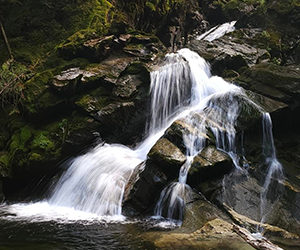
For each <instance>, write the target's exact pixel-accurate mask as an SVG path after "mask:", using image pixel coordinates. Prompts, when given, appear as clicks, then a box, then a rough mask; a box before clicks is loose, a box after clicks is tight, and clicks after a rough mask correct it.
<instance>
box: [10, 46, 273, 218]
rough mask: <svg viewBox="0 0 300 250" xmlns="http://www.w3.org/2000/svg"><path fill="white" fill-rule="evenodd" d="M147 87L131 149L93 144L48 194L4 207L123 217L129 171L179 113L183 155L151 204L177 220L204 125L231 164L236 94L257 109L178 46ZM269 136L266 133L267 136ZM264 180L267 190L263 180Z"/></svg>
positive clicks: (22, 211) (202, 141)
mask: <svg viewBox="0 0 300 250" xmlns="http://www.w3.org/2000/svg"><path fill="white" fill-rule="evenodd" d="M150 89H151V100H152V102H151V103H152V104H151V119H150V121H149V124H148V126H147V131H148V134H147V137H146V138H145V140H144V141H143V142H141V143H140V144H139V145H138V146H137V147H136V148H135V149H130V148H128V147H125V146H122V145H117V144H115V145H109V144H104V145H99V146H97V147H96V148H94V149H92V150H91V151H90V152H88V153H86V154H84V155H81V156H78V157H77V158H76V159H75V160H74V161H73V162H72V164H71V165H70V167H69V168H68V170H67V171H66V173H65V174H64V175H63V176H62V177H61V179H60V180H59V182H58V183H57V186H56V188H55V190H54V191H53V194H52V196H51V197H50V198H49V199H47V200H46V201H44V202H40V203H35V204H27V205H23V204H22V205H12V206H10V208H9V212H12V213H15V214H17V215H18V216H21V215H22V216H23V215H25V217H26V215H28V216H29V217H31V216H33V214H32V212H33V211H34V214H36V218H39V219H40V218H42V219H44V220H48V219H49V218H51V216H52V218H53V219H55V218H58V217H60V218H61V217H62V218H73V217H72V216H71V215H73V214H74V215H75V214H76V215H78V213H79V214H81V213H82V216H79V215H78V219H80V218H85V219H86V218H87V217H89V216H90V218H92V219H94V218H100V219H103V216H105V217H107V216H109V217H110V218H113V219H118V220H122V219H124V217H122V200H123V195H124V188H125V186H126V184H127V182H128V180H129V178H130V176H131V173H132V171H133V170H134V169H135V168H136V167H137V166H138V165H139V164H140V163H141V162H143V161H144V160H145V159H146V158H147V154H148V152H149V150H150V149H151V148H152V146H153V145H154V144H155V143H156V141H157V140H158V139H159V138H160V137H161V136H162V135H163V133H164V131H165V130H166V129H167V128H168V127H169V126H170V125H171V124H172V122H173V121H175V120H176V119H179V118H181V119H185V121H186V122H187V123H188V124H190V125H191V126H193V127H194V128H195V129H194V132H193V133H187V134H185V135H184V143H185V147H186V149H187V150H186V156H187V161H186V162H185V164H184V165H183V166H182V167H181V169H180V172H179V175H178V182H174V183H171V184H170V185H169V186H168V187H166V188H165V189H164V190H163V191H162V193H161V195H160V198H159V200H158V203H157V206H156V208H155V215H156V216H157V217H162V216H163V217H166V218H171V219H172V218H176V219H177V220H179V221H182V219H183V214H184V207H185V203H186V202H187V201H188V200H189V199H190V198H191V197H190V195H191V188H190V187H189V186H188V185H187V184H186V181H187V177H188V171H189V168H190V167H191V164H192V162H193V158H194V157H195V156H196V155H197V154H199V152H201V150H202V149H203V148H204V147H205V145H206V136H205V135H206V133H207V128H208V127H209V128H210V130H211V132H212V133H213V134H214V136H215V138H216V146H217V148H218V149H220V150H222V151H224V152H227V154H228V155H229V156H230V157H231V158H232V160H233V162H234V164H235V166H236V168H237V169H239V168H241V167H240V166H239V156H238V154H237V150H236V148H235V145H236V138H235V137H236V131H235V126H236V123H237V118H238V115H239V113H240V108H241V105H240V104H239V100H240V99H243V100H244V104H245V103H246V104H247V105H251V106H253V107H254V108H256V109H258V110H259V107H257V105H256V104H254V103H252V101H250V100H249V99H248V98H247V96H246V95H245V94H244V92H243V90H242V89H241V88H239V87H237V86H235V85H233V84H230V83H228V82H226V81H224V80H223V79H222V78H220V77H216V76H211V73H210V69H209V65H208V64H207V63H206V62H205V60H204V59H203V58H201V57H200V56H199V55H198V54H196V53H195V52H192V51H190V50H188V49H182V50H180V51H178V53H172V54H168V55H167V56H166V61H165V64H164V65H163V66H162V67H160V68H159V69H158V70H157V71H153V72H152V73H151V87H150ZM237 97H239V98H240V99H237ZM199 117H200V120H199ZM270 136H271V134H270V135H268V138H272V137H270ZM266 140H270V139H266ZM272 145H273V146H274V143H273V144H272ZM272 159H273V158H272ZM270 175H271V176H272V175H273V174H272V173H271V174H270ZM270 178H271V177H270ZM266 183H267V184H266V188H265V189H266V190H267V188H268V185H269V182H266ZM58 211H59V212H58ZM77 212H78V213H77ZM63 214H65V215H63ZM69 215H70V216H71V217H69ZM87 215H89V216H87Z"/></svg>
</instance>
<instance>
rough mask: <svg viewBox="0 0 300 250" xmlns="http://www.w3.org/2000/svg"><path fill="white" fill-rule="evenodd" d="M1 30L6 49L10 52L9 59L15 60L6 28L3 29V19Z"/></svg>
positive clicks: (0, 22)
mask: <svg viewBox="0 0 300 250" xmlns="http://www.w3.org/2000/svg"><path fill="white" fill-rule="evenodd" d="M0 28H1V31H2V35H3V38H4V41H5V44H6V47H7V51H8V54H9V57H10V59H11V60H14V57H13V55H12V53H11V49H10V46H9V43H8V40H7V36H6V33H5V30H4V27H3V24H2V21H1V19H0Z"/></svg>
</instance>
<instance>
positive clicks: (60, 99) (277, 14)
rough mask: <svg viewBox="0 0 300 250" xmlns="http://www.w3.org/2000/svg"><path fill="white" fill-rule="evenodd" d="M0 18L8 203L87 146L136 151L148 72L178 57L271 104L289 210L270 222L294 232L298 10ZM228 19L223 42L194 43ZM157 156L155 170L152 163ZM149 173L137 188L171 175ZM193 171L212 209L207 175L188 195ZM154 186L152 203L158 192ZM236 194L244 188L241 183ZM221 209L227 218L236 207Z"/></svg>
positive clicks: (178, 0)
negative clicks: (231, 24)
mask: <svg viewBox="0 0 300 250" xmlns="http://www.w3.org/2000/svg"><path fill="white" fill-rule="evenodd" d="M1 4H2V3H1ZM12 13H13V14H12ZM0 15H1V16H0V17H1V20H2V24H3V27H4V29H5V32H6V35H7V38H8V42H9V44H10V47H11V50H12V54H13V57H14V60H11V59H9V57H8V53H7V50H6V44H5V42H4V40H3V39H2V36H1V39H0V61H1V64H3V65H2V68H1V70H0V76H1V78H0V86H1V88H2V90H1V92H0V98H1V102H2V108H1V110H0V113H1V114H0V124H1V128H2V130H1V131H0V139H1V141H0V173H1V175H0V176H1V178H0V186H1V185H2V182H3V183H4V184H3V192H4V194H5V195H6V196H7V197H8V198H13V197H14V195H15V194H16V193H18V192H19V191H20V190H21V189H23V188H24V187H25V186H28V183H33V186H34V184H36V183H37V182H39V180H40V179H41V177H43V176H45V175H46V179H47V178H48V179H49V178H51V177H52V176H54V175H55V174H56V173H57V172H59V171H60V169H59V168H57V167H55V166H56V164H58V163H59V162H60V161H62V160H63V159H64V158H66V157H70V156H73V155H75V154H77V153H78V152H80V151H82V150H84V149H85V148H86V147H89V146H92V145H93V143H98V142H99V141H101V140H105V141H107V142H118V143H123V144H126V145H134V144H135V143H137V142H139V141H140V140H141V138H142V137H143V132H144V126H145V121H146V120H147V118H148V117H147V115H148V113H149V112H148V111H149V96H148V91H149V83H150V75H149V72H150V71H151V69H152V68H155V67H156V66H157V65H158V64H159V62H160V61H161V58H162V56H164V55H165V54H166V53H167V52H171V51H174V50H177V49H179V48H182V47H189V48H191V49H192V50H194V51H196V52H198V53H199V54H200V55H201V56H202V57H204V58H205V59H206V60H208V62H209V63H210V64H211V67H212V71H213V73H214V74H218V75H221V76H222V77H224V78H226V79H227V80H228V81H231V82H235V83H237V84H239V85H240V86H242V87H244V88H245V89H247V90H251V91H253V92H256V93H259V94H261V95H262V96H264V97H263V98H261V101H262V102H265V105H268V104H270V103H277V104H278V103H280V105H279V104H278V106H276V108H274V109H273V111H274V112H273V114H272V118H273V121H274V132H275V138H276V139H277V141H276V144H277V146H278V155H279V158H280V160H281V161H282V162H283V163H284V165H285V166H287V167H286V173H285V174H286V177H287V184H286V188H287V193H288V194H289V195H287V196H286V197H285V199H286V200H287V201H288V202H287V204H294V205H293V208H292V210H293V211H292V212H288V215H286V216H285V217H284V216H283V217H282V218H283V219H280V218H278V217H276V216H274V220H273V221H274V223H275V222H276V221H277V222H278V224H280V225H282V226H283V227H284V228H287V227H288V223H289V221H291V220H289V219H290V218H292V217H293V216H294V218H292V219H293V220H295V221H296V222H295V224H294V226H293V227H291V230H292V231H297V230H298V229H299V223H298V222H297V221H298V220H299V212H295V211H297V206H298V205H297V204H295V200H297V199H298V200H299V191H298V190H299V185H300V184H299V175H300V170H299V167H298V166H299V164H298V163H299V152H300V137H299V131H298V126H299V122H300V121H299V117H300V116H299V112H300V108H299V100H300V96H299V95H300V70H299V67H300V66H299V64H300V57H299V55H300V44H299V42H300V37H299V34H300V30H299V27H300V4H299V2H298V1H292V0H285V1H262V0H248V1H247V0H243V1H236V0H225V1H209V0H203V1H196V0H192V1H184V0H151V1H146V0H129V1H125V0H124V1H121V0H120V1H117V0H115V1H113V0H112V1H106V0H97V1H96V0H89V1H83V0H82V1H81V0H77V1H67V0H65V1H60V2H59V3H56V2H55V1H51V0H49V1H13V0H11V1H4V2H3V7H2V6H1V12H0ZM232 20H237V23H236V30H235V31H234V32H232V33H230V34H227V35H226V36H224V37H222V38H220V39H217V40H214V41H212V42H209V41H205V40H201V41H199V40H197V39H195V37H196V36H197V35H199V34H202V33H203V32H205V31H207V30H208V29H209V28H211V27H213V26H214V25H219V24H221V23H223V22H226V21H232ZM4 90H5V91H4ZM266 97H268V98H266ZM270 99H272V101H269V100H270ZM275 111H276V112H275ZM249 120H251V121H252V120H255V118H254V117H250V119H249ZM244 124H246V125H249V124H251V125H252V124H255V122H254V123H251V122H250V123H249V124H248V120H246V121H245V122H244ZM181 125H182V124H180V126H181ZM246 125H245V126H244V127H247V126H246ZM176 126H177V127H176ZM178 126H179V125H178V124H177V125H176V124H173V125H172V127H171V129H170V130H169V132H170V131H171V132H172V129H173V134H172V133H171V134H170V133H169V134H166V135H165V138H164V139H162V140H164V141H165V140H167V141H169V142H168V143H169V144H168V145H171V144H172V147H176V148H179V149H178V150H180V145H176V140H178V133H179V132H180V129H181V127H180V126H179V127H178ZM248 129H249V130H250V131H251V129H252V130H253V131H255V128H248ZM174 131H175V132H174ZM178 131H179V132H178ZM174 134H175V135H174ZM250 134H251V133H250ZM174 136H175V137H176V136H177V137H176V138H177V139H176V138H175V137H174ZM250 137H251V136H249V138H250ZM174 138H175V139H174ZM172 140H174V141H172ZM174 144H175V145H174ZM246 147H248V151H249V152H250V153H249V157H250V158H251V160H252V161H253V162H254V163H257V162H258V156H257V154H256V152H257V151H256V147H257V144H256V142H255V141H254V142H253V141H251V139H249V143H248V144H246ZM176 150H177V149H176ZM154 151H155V148H154ZM154 151H152V153H153V154H152V158H153V155H155V152H154ZM169 153H170V152H169ZM169 153H168V155H169ZM159 157H161V158H162V159H161V158H159V159H160V160H157V162H156V165H159V164H161V162H164V158H163V156H159ZM150 158H151V155H150ZM154 158H155V157H154ZM153 163H155V159H154V160H153V159H152V163H151V164H152V165H153ZM154 165H155V164H154ZM158 168H159V166H155V167H150V168H149V169H147V172H149V173H150V174H149V175H148V177H147V175H146V174H147V172H146V173H144V175H146V176H143V178H144V179H145V180H147V178H150V177H151V176H152V175H153V173H155V174H157V175H161V176H165V174H167V175H168V174H169V176H168V178H167V179H169V180H170V179H171V178H173V177H174V175H176V174H174V173H171V174H170V173H164V170H161V169H160V170H159V169H158ZM195 169H196V167H195ZM226 169H227V168H226ZM227 170H228V171H230V168H228V169H227ZM197 171H198V170H197V169H196V170H195V171H194V172H195V173H194V175H193V176H194V177H192V179H193V178H194V180H191V183H194V184H193V185H195V188H199V190H200V191H201V192H203V193H204V194H205V195H206V196H207V197H208V198H209V199H211V200H213V199H216V200H217V201H218V202H220V200H219V197H218V195H217V194H216V193H214V192H215V190H211V189H210V188H207V185H209V182H210V181H212V178H211V173H209V171H208V172H207V173H206V172H205V170H201V171H204V172H201V171H200V172H201V173H202V174H204V175H205V176H206V177H207V179H206V180H205V181H207V182H205V183H204V184H203V185H202V187H198V186H197V184H196V183H197V182H196V181H195V180H197V178H198V177H197ZM253 172H254V173H253V176H259V174H260V173H259V171H257V170H253ZM224 174H225V173H223V172H222V173H220V175H219V176H223V175H224ZM149 176H150V177H149ZM195 176H196V177H195ZM174 178H175V177H174ZM164 181H165V182H166V181H167V180H166V179H165V180H164ZM229 181H230V180H229ZM153 185H154V184H153ZM155 185H156V184H155ZM157 185H158V186H157V187H155V188H156V189H157V192H158V191H159V190H160V188H161V185H162V184H157ZM243 185H244V186H243V188H245V189H247V188H248V186H247V185H250V184H249V183H246V182H245V183H243ZM234 187H236V186H234ZM234 187H233V188H234ZM237 190H238V189H237ZM237 190H234V191H235V192H238V191H237ZM240 190H244V189H240ZM30 191H31V187H30V186H29V188H28V192H30ZM142 191H144V190H142ZM252 191H253V192H254V190H252ZM239 192H242V191H239ZM24 195H26V192H25V193H24ZM240 195H241V194H240ZM1 199H2V192H1V195H0V200H1ZM151 199H153V200H154V198H153V197H152V198H151ZM142 202H145V204H146V203H147V202H149V201H142ZM232 203H235V205H232V206H233V207H234V208H235V209H237V210H239V208H240V207H239V205H240V204H241V201H236V200H234V201H233V200H232ZM140 204H141V203H140ZM135 205H136V204H131V205H130V206H133V207H134V206H135ZM148 205H149V204H148ZM143 206H144V205H143ZM143 206H142V207H143ZM143 208H145V206H144V207H143ZM138 209H141V208H138ZM284 209H286V210H288V205H286V204H285V206H284ZM238 212H241V211H238ZM253 213H255V212H253ZM297 223H298V224H297Z"/></svg>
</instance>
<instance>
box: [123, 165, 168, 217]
mask: <svg viewBox="0 0 300 250" xmlns="http://www.w3.org/2000/svg"><path fill="white" fill-rule="evenodd" d="M143 164H145V165H144V166H142V167H138V168H137V169H136V170H135V171H134V173H133V175H132V176H131V179H135V180H136V181H135V182H134V183H133V185H132V187H131V189H130V192H128V193H127V194H126V196H125V199H124V201H123V202H124V211H125V213H126V214H130V215H133V214H135V215H137V214H140V213H145V212H147V211H149V208H152V207H153V206H154V204H155V201H156V199H157V198H158V197H159V194H160V192H161V190H162V189H163V187H164V186H165V185H166V183H167V177H166V175H165V174H164V173H163V172H162V171H161V170H160V168H158V167H157V166H156V165H155V164H154V163H153V162H152V161H151V160H147V161H146V163H143Z"/></svg>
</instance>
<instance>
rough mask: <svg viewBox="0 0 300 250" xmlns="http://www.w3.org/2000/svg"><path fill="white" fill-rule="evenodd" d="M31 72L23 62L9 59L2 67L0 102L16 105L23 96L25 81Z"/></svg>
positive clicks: (0, 74) (0, 69)
mask: <svg viewBox="0 0 300 250" xmlns="http://www.w3.org/2000/svg"><path fill="white" fill-rule="evenodd" d="M30 76H31V72H30V71H29V70H28V69H27V67H25V66H24V65H23V64H21V63H18V62H16V61H13V60H8V61H6V62H5V63H3V64H2V67H1V68H0V102H1V103H2V106H4V105H7V104H12V105H14V106H16V105H17V104H18V103H19V101H20V99H21V98H22V97H23V86H24V82H25V81H26V80H27V79H28V78H29V77H30Z"/></svg>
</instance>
